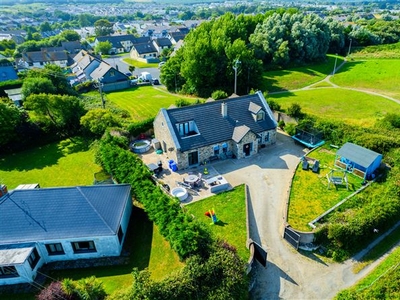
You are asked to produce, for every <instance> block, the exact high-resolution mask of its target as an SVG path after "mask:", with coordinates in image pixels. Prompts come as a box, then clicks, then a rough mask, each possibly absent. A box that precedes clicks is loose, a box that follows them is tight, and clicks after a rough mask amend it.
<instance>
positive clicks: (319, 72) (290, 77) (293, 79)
mask: <svg viewBox="0 0 400 300" xmlns="http://www.w3.org/2000/svg"><path fill="white" fill-rule="evenodd" d="M342 61H343V58H342V57H340V56H338V60H337V65H340V64H341V62H342ZM334 65H335V56H332V55H329V56H328V60H327V61H326V62H324V63H319V64H314V65H309V66H306V67H298V68H291V69H288V70H278V71H268V72H264V74H263V78H264V84H263V86H262V87H261V90H262V91H268V92H277V91H287V90H295V89H300V88H302V87H305V86H308V85H310V84H313V83H315V82H318V81H320V80H322V79H324V78H325V77H326V76H327V75H329V74H330V73H331V72H332V71H333V68H334Z"/></svg>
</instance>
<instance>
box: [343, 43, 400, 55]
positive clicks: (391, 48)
mask: <svg viewBox="0 0 400 300" xmlns="http://www.w3.org/2000/svg"><path fill="white" fill-rule="evenodd" d="M350 57H351V58H352V59H360V58H362V59H364V58H395V59H398V58H399V57H400V43H396V44H383V45H376V46H368V47H359V48H353V49H352V51H351V55H350Z"/></svg>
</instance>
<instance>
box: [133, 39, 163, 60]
mask: <svg viewBox="0 0 400 300" xmlns="http://www.w3.org/2000/svg"><path fill="white" fill-rule="evenodd" d="M130 57H131V58H132V59H135V60H139V61H143V62H150V61H158V58H157V57H158V51H157V49H156V48H155V47H154V45H153V43H142V44H135V45H133V46H132V50H131V52H130Z"/></svg>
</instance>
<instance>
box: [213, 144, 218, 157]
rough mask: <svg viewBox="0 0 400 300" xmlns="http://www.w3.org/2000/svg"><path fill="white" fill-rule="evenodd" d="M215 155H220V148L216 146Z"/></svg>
mask: <svg viewBox="0 0 400 300" xmlns="http://www.w3.org/2000/svg"><path fill="white" fill-rule="evenodd" d="M214 155H219V146H218V145H217V146H214Z"/></svg>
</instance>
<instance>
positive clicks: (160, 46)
mask: <svg viewBox="0 0 400 300" xmlns="http://www.w3.org/2000/svg"><path fill="white" fill-rule="evenodd" d="M153 45H154V47H155V48H156V50H157V52H158V55H160V54H161V52H162V51H163V50H164V49H170V48H172V43H171V41H170V40H169V39H168V38H158V39H155V40H153Z"/></svg>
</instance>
